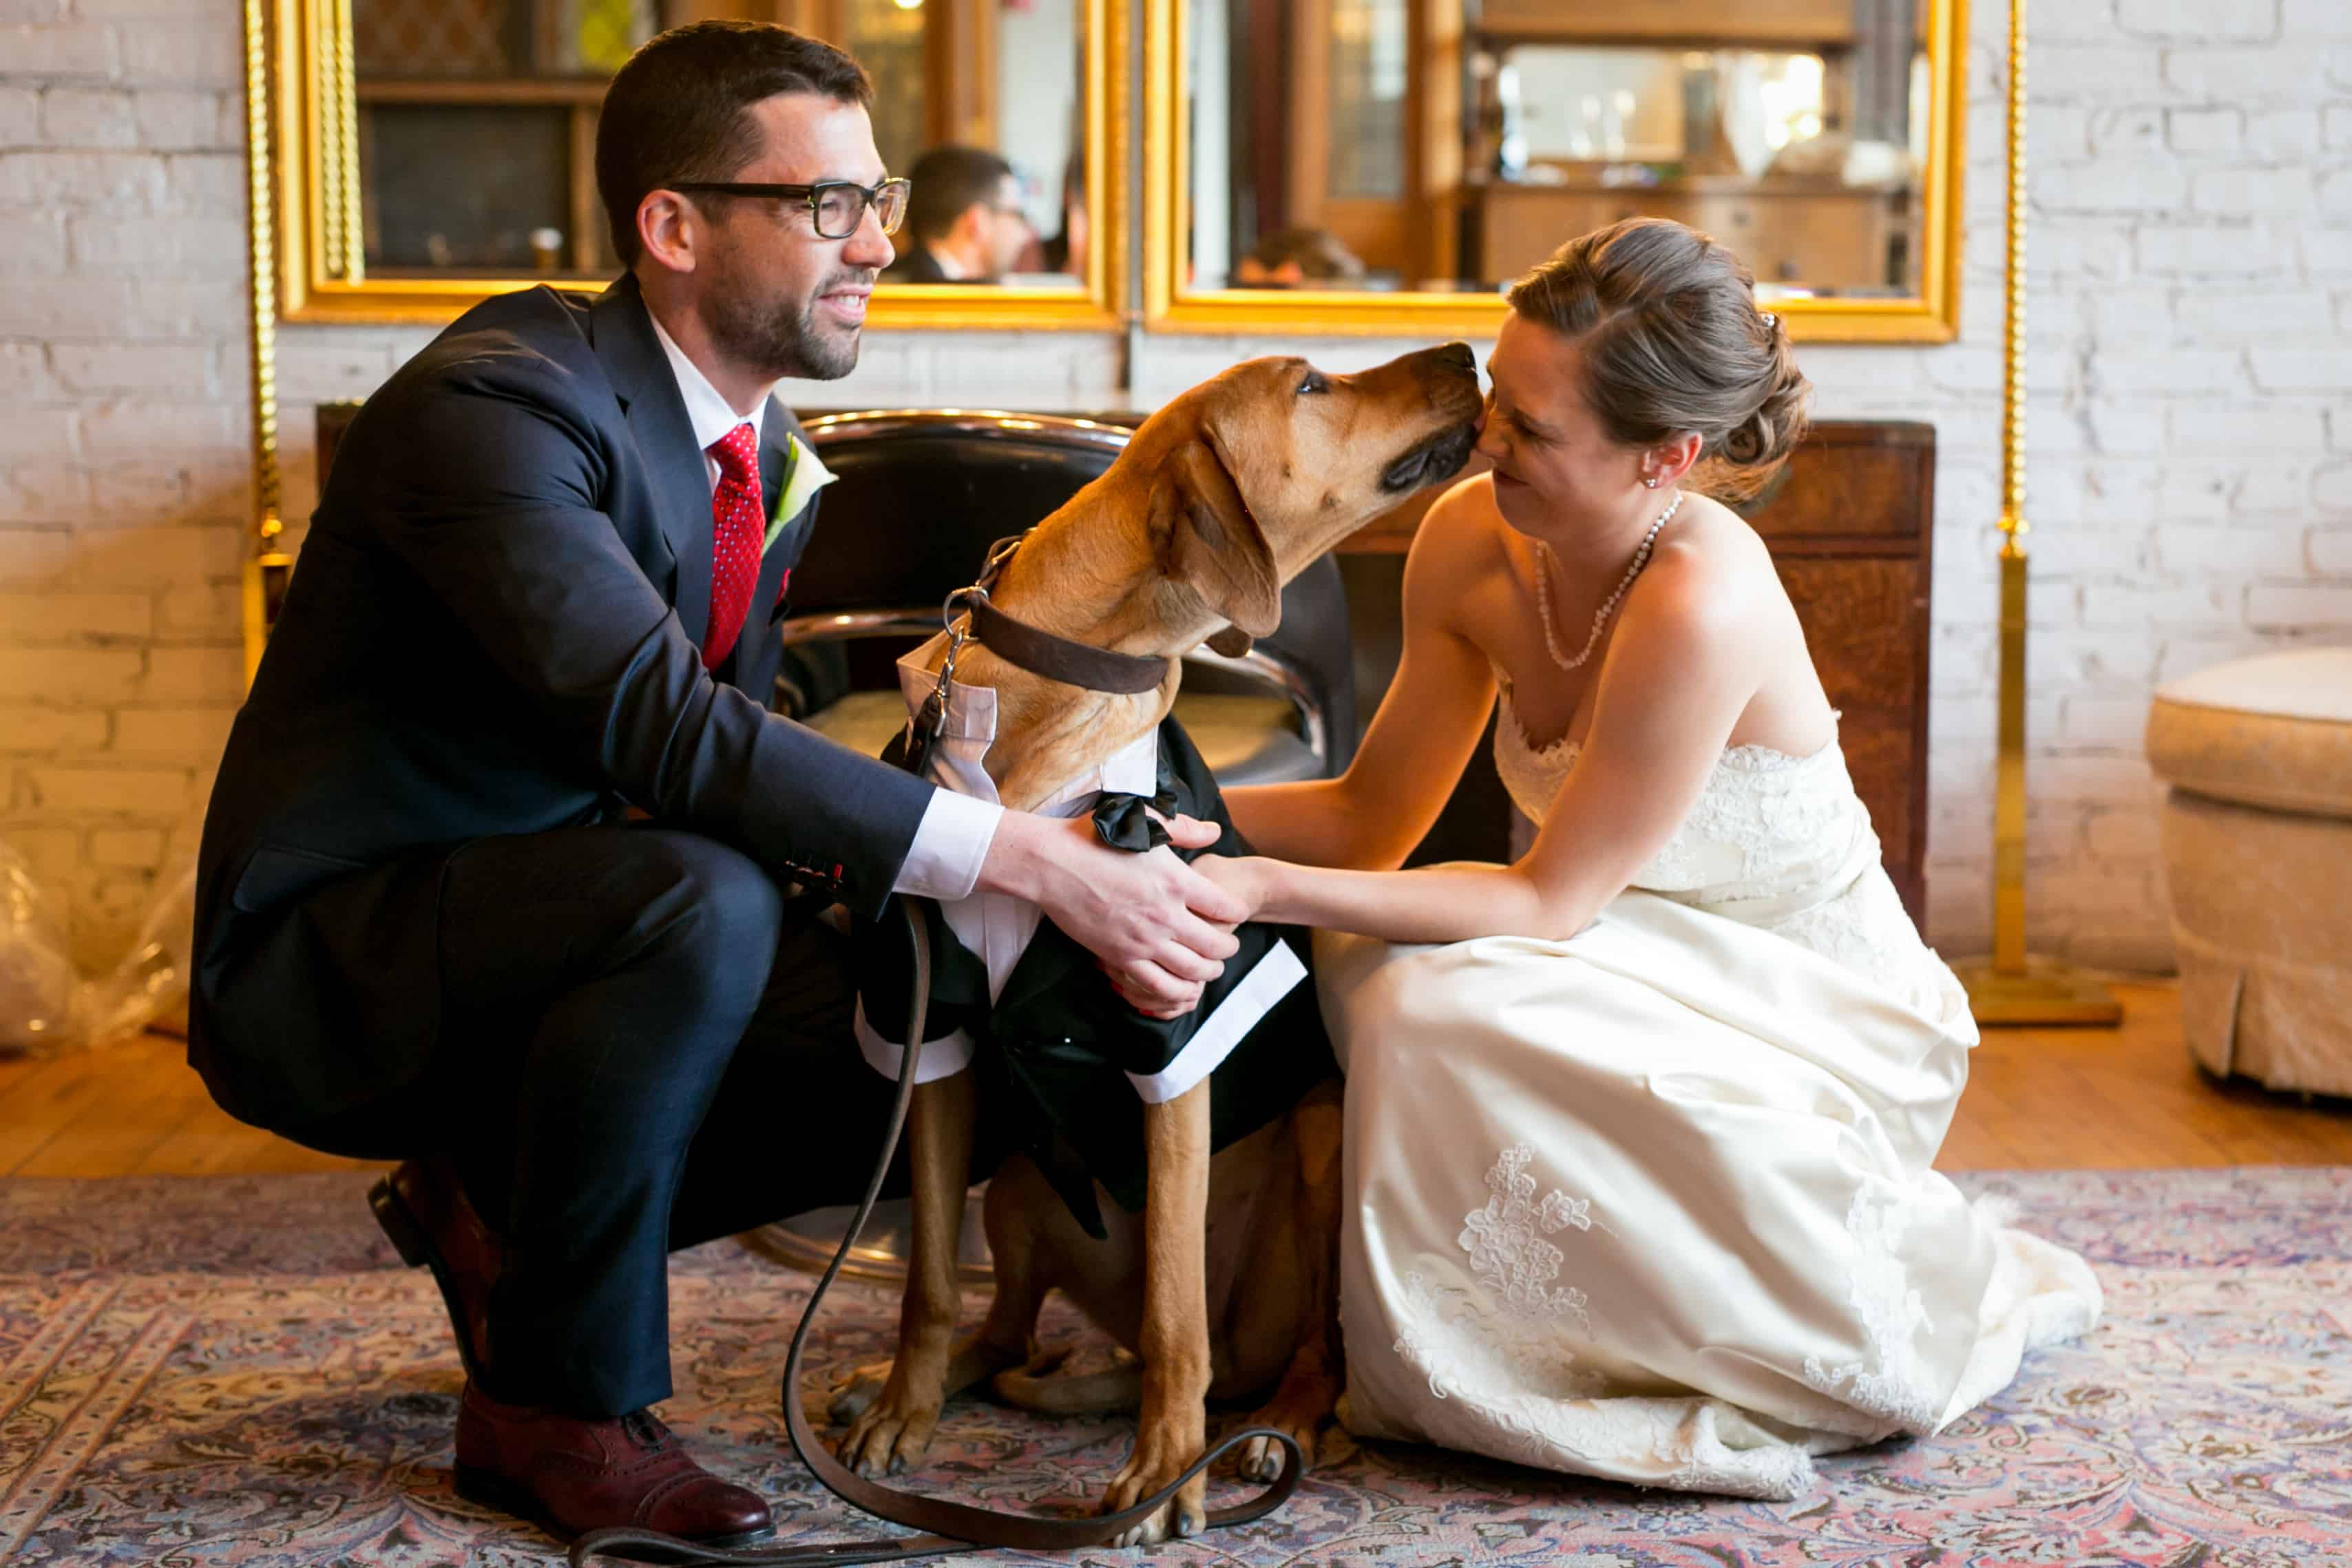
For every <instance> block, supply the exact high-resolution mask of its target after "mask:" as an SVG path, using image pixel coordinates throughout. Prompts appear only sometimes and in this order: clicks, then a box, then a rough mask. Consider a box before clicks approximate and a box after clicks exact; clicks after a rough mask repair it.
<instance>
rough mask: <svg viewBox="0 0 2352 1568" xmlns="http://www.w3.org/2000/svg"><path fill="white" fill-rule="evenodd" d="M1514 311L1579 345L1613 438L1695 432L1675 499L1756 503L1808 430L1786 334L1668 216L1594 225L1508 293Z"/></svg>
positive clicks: (1807, 390)
mask: <svg viewBox="0 0 2352 1568" xmlns="http://www.w3.org/2000/svg"><path fill="white" fill-rule="evenodd" d="M1510 302H1511V308H1512V309H1514V310H1516V311H1517V312H1518V314H1519V315H1520V316H1521V317H1522V318H1524V319H1527V320H1528V321H1532V322H1534V323H1536V324H1538V326H1543V327H1549V328H1550V329H1552V330H1553V331H1555V332H1558V333H1559V334H1560V336H1562V337H1564V338H1570V339H1573V340H1576V341H1577V342H1578V344H1579V346H1580V347H1581V348H1582V350H1583V351H1584V367H1585V387H1584V395H1585V400H1586V402H1589V403H1590V404H1591V408H1592V412H1593V413H1594V414H1596V415H1597V416H1598V417H1599V418H1600V420H1601V427H1602V428H1603V429H1605V430H1606V431H1607V432H1608V433H1609V435H1610V437H1611V439H1612V440H1614V441H1616V442H1618V443H1620V444H1623V445H1627V446H1653V445H1655V444H1658V443H1660V442H1664V441H1668V440H1671V439H1673V438H1674V437H1675V436H1677V435H1680V434H1683V433H1684V432H1685V431H1690V432H1695V433H1696V434H1697V435H1698V437H1699V439H1700V440H1701V441H1702V442H1703V443H1704V445H1703V446H1702V447H1701V448H1700V451H1699V460H1698V462H1697V463H1696V465H1694V466H1693V468H1692V471H1691V474H1690V476H1689V477H1688V478H1686V479H1685V481H1684V488H1685V489H1691V490H1696V491H1698V492H1699V493H1701V494H1702V495H1711V496H1717V497H1725V498H1727V499H1735V500H1736V499H1738V498H1740V497H1748V496H1752V495H1754V494H1755V493H1756V492H1757V491H1758V490H1759V489H1761V488H1763V486H1764V484H1765V481H1767V480H1769V478H1771V476H1772V474H1773V471H1774V470H1775V469H1777V468H1779V467H1780V465H1781V464H1782V463H1784V462H1786V461H1788V457H1789V454H1790V452H1791V451H1792V450H1794V449H1795V447H1796V444H1797V442H1798V440H1799V438H1801V436H1802V435H1803V434H1804V433H1805V404H1806V402H1807V400H1808V398H1809V396H1810V395H1811V392H1812V387H1811V383H1810V382H1807V381H1806V380H1805V377H1804V373H1803V372H1802V371H1800V370H1798V369H1797V358H1796V355H1795V354H1794V353H1793V352H1792V351H1791V350H1790V347H1789V332H1788V328H1787V327H1786V325H1785V324H1783V323H1782V322H1781V321H1780V320H1779V319H1776V318H1774V317H1772V316H1769V315H1767V314H1765V313H1764V312H1762V311H1760V310H1759V309H1757V308H1756V280H1755V278H1754V277H1753V276H1752V275H1750V274H1749V272H1748V268H1747V267H1743V266H1742V265H1740V261H1739V258H1738V256H1734V255H1732V254H1731V252H1729V251H1727V250H1726V249H1724V248H1723V246H1719V245H1717V244H1716V243H1715V241H1713V240H1711V239H1709V238H1708V237H1707V236H1706V235H1703V234H1700V233H1699V232H1698V231H1697V230H1696V229H1692V228H1686V227H1685V226H1684V225H1681V224H1678V223H1675V222H1673V221H1672V220H1670V219H1666V218H1627V219H1625V220H1624V221H1623V222H1622V223H1617V224H1612V225H1610V226H1609V227H1607V228H1605V229H1597V230H1595V231H1594V232H1593V233H1591V234H1589V235H1584V236H1583V237H1582V238H1580V239H1573V240H1570V241H1569V242H1568V244H1566V245H1564V246H1560V247H1559V250H1557V251H1555V252H1553V253H1552V256H1551V259H1550V260H1549V261H1546V262H1543V263H1540V264H1539V265H1538V266H1537V267H1535V269H1534V270H1533V271H1531V272H1529V273H1528V275H1527V276H1526V277H1522V278H1520V279H1519V280H1518V282H1517V283H1516V284H1514V285H1512V286H1511V292H1510Z"/></svg>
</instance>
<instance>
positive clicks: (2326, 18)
mask: <svg viewBox="0 0 2352 1568" xmlns="http://www.w3.org/2000/svg"><path fill="white" fill-rule="evenodd" d="M1972 9H1973V11H1974V12H1975V16H1974V18H1973V24H1972V26H1973V31H1974V37H1973V38H1972V39H1971V43H1970V55H1969V113H1968V120H1969V157H1968V167H1967V170H1966V172H1965V187H1966V191H1965V201H1966V224H1965V228H1964V233H1963V242H1964V243H1963V256H1964V267H1963V271H1964V276H1963V289H1964V308H1963V330H1962V336H1961V340H1960V341H1959V342H1958V343H1957V344H1954V345H1952V346H1950V347H1945V348H1870V347H1828V346H1823V347H1817V348H1813V349H1811V350H1807V351H1806V352H1805V354H1804V362H1805V366H1806V369H1807V371H1808V372H1809V373H1810V374H1811V377H1812V379H1813V381H1814V382H1815V384H1816V386H1817V387H1818V389H1819V401H1818V404H1817V411H1818V412H1819V413H1821V414H1822V416H1824V417H1832V418H1906V419H1924V420H1928V421H1932V422H1933V423H1935V424H1936V426H1937V434H1938V459H1937V539H1936V551H1937V560H1936V570H1935V580H1934V595H1935V607H1936V608H1935V614H1936V623H1935V627H1934V632H1933V649H1934V652H1933V657H1934V661H1935V663H1934V668H1933V671H1932V675H1931V681H1930V725H1931V732H1932V733H1931V746H1932V751H1931V758H1930V768H1929V771H1930V800H1929V817H1930V831H1931V838H1930V860H1929V885H1930V912H1929V933H1930V936H1931V938H1932V939H1933V940H1935V941H1936V942H1937V944H1938V945H1939V946H1942V947H1944V948H1945V949H1946V950H1947V951H1949V952H1953V953H1958V952H1963V951H1967V950H1969V949H1974V948H1979V947H1981V946H1982V945H1983V943H1984V940H1985V936H1986V934H1987V931H1988V922H1989V919H1990V839H1991V832H1990V825H1991V801H1990V794H1991V783H1992V773H1993V734H1994V723H1993V718H1994V714H1993V696H1992V692H1993V671H1994V642H1995V639H1994V634H1993V622H1994V616H1995V609H1996V593H1997V577H1996V573H1995V570H1994V566H1993V559H1992V552H1993V548H1994V546H1995V544H1996V543H1997V536H1996V535H1995V533H1994V531H1993V528H1992V524H1993V522H1994V519H1995V517H1996V516H1997V514H1998V510H1999V495H1998V489H1999V484H1998V475H1999V451H1998V429H1997V423H1998V392H1999V385H2000V297H2001V296H2000V284H2001V279H2000V259H2001V233H2000V203H2001V198H2002V159H2003V149H2002V146H2001V143H2000V89H2001V83H2000V78H1999V75H1998V73H1999V71H2000V68H2001V61H2002V60H2003V59H2004V57H2005V53H2006V51H2005V47H2004V29H2005V27H2006V23H2007V18H2006V11H2005V8H2004V7H2002V6H2001V5H1998V4H1988V5H1979V6H1976V7H1972ZM238 26H239V24H238V17H237V15H236V9H235V7H233V6H231V5H227V4H226V0H0V222H5V224H6V225H7V226H8V230H9V234H10V241H9V244H8V245H7V246H5V248H0V400H5V409H6V417H5V420H0V836H5V839H6V841H8V842H9V843H10V844H11V845H13V846H14V847H16V848H17V849H18V850H19V851H20V852H24V853H26V855H27V856H28V857H30V858H31V859H32V860H33V861H34V862H35V863H36V865H37V867H38V868H40V870H41V871H42V872H43V873H44V874H45V875H47V876H49V877H51V878H52V880H53V881H55V882H56V883H58V884H59V885H60V886H62V887H63V888H64V889H65V891H66V893H67V894H68V897H69V899H70V900H71V901H72V903H73V905H74V909H75V937H76V946H77V948H78V951H79V956H81V958H82V960H83V962H84V963H85V964H96V963H100V962H102V961H104V960H105V959H107V958H110V957H111V956H113V952H114V950H115V949H117V948H118V947H119V946H120V945H121V941H122V939H123V937H124V936H126V935H127V927H128V925H129V924H130V923H131V922H132V921H134V920H135V919H136V918H137V915H138V914H139V913H140V910H141V908H142V907H143V901H144V898H145V897H146V896H147V891H148V884H149V883H152V880H153V878H154V875H155V869H154V868H155V867H156V866H157V865H158V864H167V863H168V862H169V861H170V859H171V857H172V856H173V855H176V854H178V853H181V852H184V850H185V849H186V848H187V847H188V846H189V845H190V844H191V843H192V841H193V840H192V830H193V827H194V813H195V811H196V810H197V809H199V806H200V802H201V799H202V791H203V789H204V787H205V781H206V779H208V777H209V768H210V765H211V763H212V761H213V759H214V758H215V756H216V755H217V750H218V747H219V744H220V740H221V737H223V736H224V735H225V733H226V726H227V723H228V720H229V718H230V716H231V715H232V713H233V711H234V707H235V704H236V700H237V697H238V662H237V653H236V632H237V600H236V591H235V590H236V572H237V568H238V563H239V560H240V559H241V552H242V541H241V536H240V533H239V526H240V522H241V519H243V517H245V515H246V513H247V508H248V505H249V502H248V497H247V488H246V477H245V474H246V455H245V441H246V427H245V422H244V414H243V412H242V411H243V408H244V403H245V395H246V392H245V389H246V365H245V354H246V347H245V338H244V333H243V329H242V328H243V319H244V316H243V312H244V309H245V293H244V289H243V285H242V278H243V246H244V229H243V214H244V204H243V185H242V164H241V161H240V158H241V154H240V148H241V142H242V131H243V120H242V99H241V98H240V96H239V92H238V86H239V82H240V80H241V74H242V73H241V53H240V51H241V41H240V37H239V32H238ZM2033 26H2034V29H2035V31H2034V38H2033V49H2032V58H2031V61H2030V69H2031V77H2030V85H2031V89H2032V114H2033V120H2032V138H2031V146H2030V152H2031V159H2032V172H2033V173H2032V180H2033V183H2032V204H2033V227H2032V233H2031V237H2030V249H2029V267H2030V271H2031V284H2032V296H2031V315H2030V318H2029V329H2030V331H2029V350H2030V352H2029V361H2030V372H2029V374H2030V382H2031V396H2030V398H2029V408H2028V422H2027V423H2028V445H2029V452H2030V457H2031V467H2030V488H2029V500H2028V515H2029V517H2030V518H2031V520H2032V523H2033V524H2034V527H2035V532H2034V533H2033V535H2032V540H2031V543H2032V549H2033V563H2034V598H2033V605H2032V627H2033V632H2032V635H2033V642H2032V653H2031V679H2032V700H2031V702H2030V704H2029V709H2030V713H2029V725H2030V733H2031V736H2032V769H2031V773H2030V788H2031V790H2032V810H2031V811H2030V813H2029V815H2030V826H2029V840H2030V841H2029V859H2030V863H2031V867H2032V887H2031V895H2032V902H2031V909H2032V936H2033V941H2034V944H2035V946H2037V948H2040V949H2042V950H2047V951H2053V952H2057V953H2061V954H2064V955H2067V956H2073V957H2074V958H2076V959H2077V960H2080V961H2086V962H2092V963H2111V964H2117V965H2126V966H2132V967H2162V966H2164V965H2166V964H2167V963H2168V961H2169V956H2170V944H2169V940H2168V935H2167V931H2166V920H2165V913H2164V902H2163V890H2162V878H2161V875H2160V873H2159V869H2158V858H2157V852H2156V847H2155V839H2154V831H2153V823H2154V809H2155V800H2156V794H2155V788H2154V786H2153V784H2152V782H2151V780H2150V779H2149V776H2148V773H2147V768H2146V765H2145V763H2144V761H2143V760H2142V758H2141V755H2140V741H2139V731H2140V722H2141V718H2142V716H2143V715H2144V714H2145V711H2146V705H2147V697H2148V694H2149V692H2150V691H2151V690H2152V688H2153V687H2154V685H2156V684H2157V683H2158V682H2161V681H2164V680H2168V679H2172V678H2176V677H2178V676H2179V675H2181V674H2187V673H2189V671H2191V670H2194V669H2197V668H2200V667H2202V666H2204V665H2206V664H2212V663H2215V662H2218V661H2220V660H2222V659H2226V658H2229V657H2232V656H2234V655H2237V654H2241V653H2249V652H2252V651H2256V650H2259V649H2263V648H2267V647H2276V646H2287V645H2292V644H2294V643H2299V642H2308V641H2322V640H2336V641H2352V4H2347V3H2346V0H2066V3H2064V4H2063V5H2062V4H2045V5H2040V6H2038V7H2036V9H2035V14H2034V16H2033ZM428 336H429V334H428V333H426V332H425V331H422V330H419V329H406V328H379V327H369V328H320V327H289V328H285V329H281V332H280V337H279V376H280V384H281V390H282V395H283V400H284V401H283V406H282V409H281V417H280V429H281V441H282V444H283V448H284V453H285V461H286V480H287V482H286V497H285V500H286V511H287V516H288V518H289V524H291V525H292V526H293V528H294V533H295V537H296V538H299V525H300V519H301V518H302V517H305V516H306V515H307V513H308V511H309V509H310V507H311V506H312V505H313V504H314V503H315V498H316V497H315V494H314V485H313V480H312V461H311V460H312V442H313V434H312V412H313V409H314V408H315V405H316V404H317V403H319V402H322V401H326V400H330V399H334V398H349V397H362V396H364V395H366V393H367V392H370V391H371V390H373V388H374V387H375V386H376V385H377V384H378V383H380V382H382V381H383V378H384V377H385V376H386V375H388V374H389V373H390V372H391V371H392V370H393V369H394V367H395V366H396V365H398V364H399V363H400V361H402V360H403V359H404V358H405V357H406V356H407V355H409V354H410V353H413V352H414V351H415V350H416V349H417V348H418V347H419V346H421V344H422V343H423V342H424V341H425V339H426V338H427V337H428ZM1413 346H1416V345H1413V344H1411V343H1405V342H1401V341H1398V342H1391V341H1383V340H1359V339H1345V340H1322V341H1312V340H1308V341H1305V342H1302V340H1297V339H1275V338H1265V339H1250V340H1234V339H1230V338H1224V337H1207V336H1199V337H1192V336H1146V337H1144V338H1142V339H1141V340H1139V341H1138V343H1137V344H1136V345H1135V348H1134V353H1133V362H1132V364H1131V366H1129V371H1128V373H1129V377H1130V379H1131V382H1132V386H1133V392H1132V393H1131V395H1132V396H1133V397H1134V398H1135V399H1137V400H1139V401H1141V402H1154V401H1157V400H1158V399H1160V398H1163V397H1165V396H1167V395H1168V394H1170V393H1171V392H1175V391H1178V390H1180V389H1181V388H1182V387H1185V386H1188V385H1190V384H1192V382H1196V381H1198V380H1200V379H1201V378H1202V377H1203V376H1206V375H1209V374H1212V373H1213V372H1214V371H1217V370H1219V369H1221V368H1223V366H1224V365H1226V364H1229V363H1231V362H1232V361H1234V360H1235V359H1236V358H1241V357H1245V356H1247V355H1250V354H1254V353H1263V352H1288V351H1297V350H1300V349H1302V348H1304V349H1305V350H1307V351H1309V352H1312V353H1313V354H1314V355H1315V356H1316V357H1317V358H1318V360H1319V361H1322V362H1325V363H1327V364H1328V365H1330V366H1332V367H1333V368H1338V369H1344V368H1348V367H1349V366H1351V365H1357V364H1362V363H1369V362H1371V361H1375V360H1378V359H1381V358H1384V357H1386V356H1388V355H1390V354H1392V353H1395V352H1397V351H1399V350H1402V349H1405V348H1409V347H1413ZM1127 357H1128V350H1127V345H1126V344H1124V343H1123V342H1122V341H1120V340H1118V339H1116V338H1112V337H1109V336H1089V335H1057V334H1021V333H999V334H961V335H956V336H952V337H950V336H942V335H929V334H915V333H903V332H902V333H876V334H874V335H872V337H871V338H870V339H869V341H868V344H867V347H866V355H865V359H864V362H863V363H862V364H861V365H860V367H859V369H858V371H857V372H856V374H855V375H853V376H851V377H850V378H848V379H847V380H845V381H843V382H835V383H830V384H826V385H823V386H815V387H810V388H807V389H804V390H803V392H802V401H803V402H804V403H806V404H807V405H809V406H833V407H839V406H847V405H857V404H866V405H876V404H883V405H887V404H901V403H949V402H955V403H964V404H971V403H985V402H996V403H1007V404H1012V405H1013V406H1029V407H1055V406H1063V407H1067V406H1082V405H1088V404H1097V403H1100V402H1104V401H1105V400H1108V399H1112V398H1114V397H1117V396H1118V392H1117V389H1118V385H1119V382H1120V379H1121V365H1122V362H1123V361H1125V360H1126V359H1127Z"/></svg>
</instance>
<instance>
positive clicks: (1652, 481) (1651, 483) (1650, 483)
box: [1642, 474, 1658, 490]
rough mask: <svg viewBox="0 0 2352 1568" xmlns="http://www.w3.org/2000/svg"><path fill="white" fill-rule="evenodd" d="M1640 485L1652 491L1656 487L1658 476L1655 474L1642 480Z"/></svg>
mask: <svg viewBox="0 0 2352 1568" xmlns="http://www.w3.org/2000/svg"><path fill="white" fill-rule="evenodd" d="M1642 483H1643V484H1644V485H1646V486H1649V487H1650V488H1651V489H1653V490H1654V489H1656V488H1657V487H1658V476H1656V475H1655V474H1653V475H1651V476H1649V477H1648V478H1646V479H1644V480H1643V481H1642Z"/></svg>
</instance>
